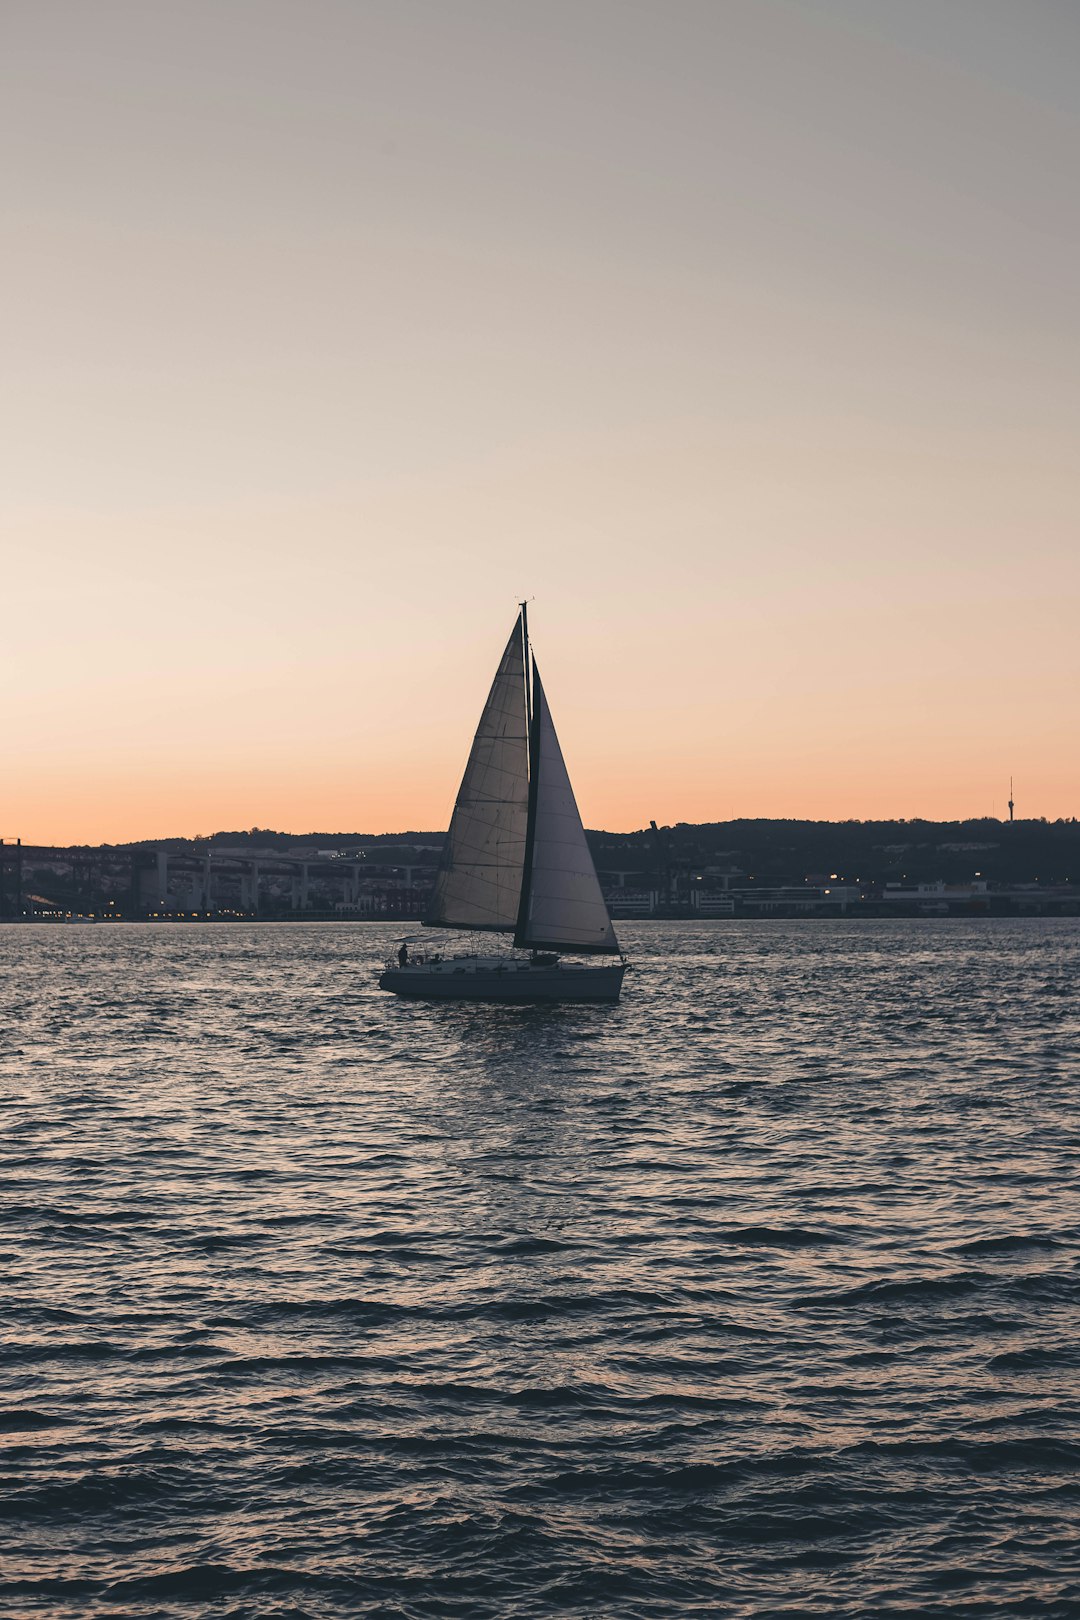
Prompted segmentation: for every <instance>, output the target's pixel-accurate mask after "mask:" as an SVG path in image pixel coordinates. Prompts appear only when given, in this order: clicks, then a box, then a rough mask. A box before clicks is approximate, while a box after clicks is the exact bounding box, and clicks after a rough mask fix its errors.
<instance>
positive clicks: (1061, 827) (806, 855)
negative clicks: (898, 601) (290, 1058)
mask: <svg viewBox="0 0 1080 1620" xmlns="http://www.w3.org/2000/svg"><path fill="white" fill-rule="evenodd" d="M588 836H589V843H590V845H591V846H592V850H593V855H594V857H595V859H596V863H597V866H598V867H599V868H600V869H601V872H611V871H622V872H624V873H625V874H626V881H627V882H631V881H633V874H635V873H639V874H640V875H641V878H642V880H645V879H646V878H650V879H651V878H654V877H655V876H656V875H657V874H658V873H663V872H668V873H671V872H676V873H677V872H678V871H679V870H683V871H691V870H693V871H701V870H703V869H705V868H708V867H713V868H716V869H719V870H721V871H740V872H743V873H745V874H746V876H747V877H750V878H753V879H754V880H755V881H757V882H759V883H790V882H802V881H804V880H805V879H811V880H816V879H819V878H824V879H830V878H832V877H833V875H834V874H835V875H836V877H837V879H839V880H846V881H849V882H856V881H858V882H863V883H888V882H900V881H905V880H906V881H910V882H928V881H933V880H936V879H944V880H945V881H946V882H957V883H959V882H964V881H965V880H968V879H970V878H972V877H974V876H976V874H978V875H979V876H981V877H984V878H986V879H988V880H989V881H990V882H992V883H1033V882H1036V881H1038V882H1040V883H1062V882H1065V881H1066V880H1068V881H1071V882H1080V821H1077V819H1076V818H1075V817H1072V818H1069V819H1068V820H1058V821H1046V820H1025V821H1016V822H1011V823H1010V822H1003V821H997V820H992V819H991V818H989V817H985V818H978V819H974V820H969V821H924V820H920V819H916V820H911V821H899V820H898V821H793V820H792V821H789V820H772V819H767V818H742V819H739V820H735V821H714V822H700V823H691V822H679V823H677V824H676V825H675V826H673V827H661V828H659V829H655V830H654V829H651V828H644V829H641V830H639V831H635V832H628V833H613V832H604V831H594V832H590V833H589V835H588ZM442 841H443V834H442V833H441V832H416V831H413V832H399V833H350V832H314V833H283V832H276V831H273V830H271V829H269V828H262V827H251V828H246V829H244V830H241V831H235V832H217V833H214V834H213V835H212V836H211V837H209V838H206V839H203V840H199V842H201V843H204V844H205V843H209V844H210V845H211V846H212V847H221V848H233V849H244V848H249V849H262V850H268V849H276V850H280V851H281V852H282V853H283V854H284V853H293V854H295V853H298V852H299V851H300V850H306V851H310V850H316V849H317V850H337V851H341V852H343V853H344V852H350V853H355V852H358V851H360V850H368V851H371V853H372V854H378V855H379V856H381V857H382V858H383V859H394V858H402V859H404V858H406V852H413V853H412V854H411V856H409V857H408V858H412V859H415V860H416V861H417V862H418V863H419V864H420V865H424V864H427V863H429V862H430V863H431V864H434V862H435V861H436V860H437V859H438V849H439V847H440V846H441V844H442ZM191 842H192V840H188V839H182V838H169V839H150V840H146V841H145V844H151V845H153V846H155V847H158V848H174V849H180V848H190V846H191ZM145 844H144V847H145ZM398 852H401V853H400V855H399V854H398Z"/></svg>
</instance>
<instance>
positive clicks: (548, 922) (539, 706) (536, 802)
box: [514, 659, 619, 954]
mask: <svg viewBox="0 0 1080 1620" xmlns="http://www.w3.org/2000/svg"><path fill="white" fill-rule="evenodd" d="M532 699H533V701H532V725H531V728H530V729H531V735H532V747H531V750H530V763H531V798H530V804H529V840H528V849H527V851H526V857H525V873H524V882H523V886H522V893H521V907H520V910H519V913H518V922H517V929H516V932H515V935H514V944H515V945H519V946H532V947H541V948H545V949H547V950H563V951H590V952H592V951H599V952H604V953H607V954H617V953H618V950H619V942H618V940H617V939H616V938H615V930H614V928H612V926H611V918H610V917H609V916H608V909H607V906H606V904H605V902H604V896H603V895H602V894H601V892H600V883H599V880H598V878H597V876H596V867H595V866H594V865H593V858H592V856H591V854H590V853H589V846H588V844H587V843H586V842H585V829H584V828H583V827H582V825H581V816H580V814H579V812H578V807H577V801H576V800H575V798H574V790H573V788H572V787H571V786H570V777H569V775H568V773H567V769H566V763H565V761H564V760H563V755H562V749H561V748H560V747H559V739H558V737H557V736H556V734H555V727H554V725H553V724H552V719H551V710H550V709H549V708H548V702H547V697H546V696H545V693H544V688H543V686H542V684H541V681H540V673H539V671H538V670H537V667H536V660H535V659H534V660H533V679H532Z"/></svg>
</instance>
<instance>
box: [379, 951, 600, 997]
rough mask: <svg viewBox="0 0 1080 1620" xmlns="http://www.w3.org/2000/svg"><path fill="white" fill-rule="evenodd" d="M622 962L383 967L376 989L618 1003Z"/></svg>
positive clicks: (451, 961)
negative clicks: (598, 964)
mask: <svg viewBox="0 0 1080 1620" xmlns="http://www.w3.org/2000/svg"><path fill="white" fill-rule="evenodd" d="M625 971H626V967H625V964H624V963H622V962H614V963H604V964H603V965H602V966H597V967H591V966H587V965H582V964H577V963H573V964H567V963H565V962H552V963H548V964H544V965H542V966H541V965H536V964H534V963H532V962H530V961H528V960H518V959H517V958H515V957H500V956H453V957H449V958H447V960H446V961H445V962H409V963H407V964H406V965H405V966H404V967H387V968H384V970H383V972H382V973H381V974H380V976H379V989H380V990H391V991H393V993H394V995H397V996H417V997H420V998H422V999H424V1000H453V1001H618V999H619V992H620V990H621V989H622V981H623V974H624V972H625Z"/></svg>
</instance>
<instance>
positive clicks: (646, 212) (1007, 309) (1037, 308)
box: [0, 0, 1080, 843]
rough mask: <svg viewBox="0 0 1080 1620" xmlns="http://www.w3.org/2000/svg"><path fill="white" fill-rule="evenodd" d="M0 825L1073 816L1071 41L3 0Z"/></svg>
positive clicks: (979, 15) (879, 15) (1042, 1)
mask: <svg viewBox="0 0 1080 1620" xmlns="http://www.w3.org/2000/svg"><path fill="white" fill-rule="evenodd" d="M2 39H3V51H2V52H0V106H2V108H3V112H2V114H0V117H2V119H3V122H4V127H5V133H6V137H7V142H8V147H9V150H10V151H11V152H12V153H13V154H15V155H16V157H15V161H13V162H12V163H11V164H10V165H9V173H8V178H7V207H6V208H5V210H4V219H3V221H2V223H0V231H2V235H3V251H4V258H5V269H6V279H7V287H8V295H7V299H6V301H5V302H6V316H7V320H6V330H5V343H4V352H5V368H4V379H3V384H2V400H3V414H4V430H3V431H4V445H5V451H6V456H5V464H6V465H5V476H4V481H3V494H2V495H0V521H2V526H3V527H2V532H3V536H4V546H3V583H4V607H3V620H2V636H0V645H2V647H3V664H2V669H3V679H2V680H0V833H2V834H4V835H5V836H16V835H20V836H22V837H23V838H24V839H26V840H28V841H34V842H41V843H53V842H57V843H70V842H88V843H100V842H102V841H106V840H107V841H111V842H123V841H127V840H130V839H134V838H137V837H147V838H151V837H162V836H168V835H180V834H181V833H184V832H188V833H191V832H194V831H196V830H198V829H203V830H205V829H207V828H211V827H227V826H229V825H230V824H231V825H234V826H236V827H245V826H251V825H254V824H256V823H261V824H268V825H272V826H274V827H277V828H280V829H282V830H286V831H305V830H308V829H311V828H318V827H319V826H324V827H325V826H334V825H340V826H350V825H355V826H361V827H366V828H369V829H371V830H386V831H393V830H401V829H404V828H406V827H408V826H412V827H417V826H420V827H424V826H426V827H431V828H441V827H445V826H446V824H447V822H448V820H449V815H450V809H451V806H452V803H453V797H454V793H455V791H456V788H457V785H458V781H459V779H460V774H461V770H462V766H463V764H464V760H465V757H466V753H467V749H468V744H469V740H470V738H471V735H472V731H473V728H474V726H475V723H476V719H477V716H478V714H479V710H480V705H481V703H482V701H483V697H484V694H485V692H486V689H487V685H488V682H489V680H490V672H491V667H492V662H493V658H494V657H495V656H496V655H497V653H498V650H499V648H500V647H501V645H502V643H503V641H504V640H505V638H506V635H507V633H508V631H509V627H510V624H511V622H512V619H513V614H514V608H515V603H516V601H517V600H518V599H519V597H521V596H524V595H527V596H529V597H530V598H532V599H533V606H532V609H531V614H532V621H531V622H532V626H533V634H534V639H535V644H536V648H537V655H538V658H539V660H540V663H541V666H542V668H543V672H544V681H545V687H546V689H547V691H548V693H549V696H550V699H551V703H552V709H553V712H554V715H555V719H556V722H557V724H558V729H559V735H560V737H561V739H562V742H563V745H564V748H565V751H566V755H567V759H568V762H569V765H570V769H571V773H572V777H573V780H574V784H575V787H576V789H577V793H578V799H579V803H580V806H581V811H582V815H583V818H584V820H585V822H586V824H587V825H588V826H590V827H601V828H606V829H610V830H613V831H614V830H627V829H630V828H634V827H641V826H646V825H647V824H648V822H649V820H650V819H653V818H655V819H656V820H657V821H658V822H660V823H661V824H665V823H668V824H670V823H673V822H675V821H679V820H682V821H692V822H693V821H706V820H728V819H731V818H732V817H736V816H749V817H756V816H776V817H783V816H798V817H805V818H810V819H814V818H824V819H840V818H843V817H846V816H852V817H857V818H860V819H873V818H883V819H884V818H888V817H892V816H897V815H903V816H907V817H913V816H918V815H922V816H925V817H927V818H929V819H938V818H940V819H960V818H964V817H968V816H978V815H990V814H992V813H994V812H995V811H996V813H997V815H998V816H1000V817H1001V818H1002V819H1004V818H1005V816H1006V815H1007V809H1006V805H1007V800H1008V797H1009V778H1010V776H1013V777H1015V781H1016V803H1017V813H1018V815H1019V816H1021V817H1023V816H1027V815H1042V814H1045V815H1046V816H1047V817H1049V818H1051V819H1053V818H1055V817H1058V816H1069V815H1072V814H1074V813H1075V811H1076V809H1077V806H1078V804H1080V750H1078V748H1077V735H1076V733H1077V728H1076V712H1075V711H1076V694H1077V690H1078V686H1080V682H1078V677H1080V638H1078V636H1077V634H1076V626H1075V616H1076V602H1077V600H1078V596H1080V545H1078V543H1077V535H1078V533H1080V523H1078V519H1080V482H1078V480H1077V477H1076V472H1075V459H1076V452H1075V446H1076V442H1077V438H1078V428H1080V421H1078V417H1080V409H1078V405H1080V386H1078V385H1080V356H1078V352H1077V343H1076V326H1077V317H1076V286H1077V284H1078V282H1080V262H1078V261H1080V190H1078V188H1077V186H1076V183H1075V176H1076V172H1077V168H1078V161H1080V83H1078V80H1080V11H1077V10H1076V9H1074V8H1064V7H1060V6H1057V5H1054V4H1051V3H1049V0H1029V3H1028V4H1025V5H1024V6H1022V7H1021V6H1018V5H1015V4H1009V3H1005V0H953V3H952V4H950V5H949V6H947V7H943V6H941V5H940V4H938V3H936V0H935V3H931V0H905V3H904V4H895V3H890V0H815V3H814V4H812V5H810V4H804V3H799V0H671V3H669V4H666V5H663V6H660V5H653V4H647V3H639V0H591V3H590V4H589V5H587V6H580V5H572V4H570V3H569V0H545V3H544V4H543V5H541V4H539V3H538V0H523V3H522V4H519V5H515V6H513V7H507V6H504V5H501V4H498V3H496V0H455V3H454V4H453V5H449V6H448V5H445V4H443V3H441V0H438V3H437V0H401V3H395V4H389V3H374V0H348V3H347V0H314V3H313V4H312V5H310V6H306V7H299V6H296V5H295V4H293V3H288V0H234V3H233V4H231V5H230V6H228V7H227V8H222V7H220V6H217V5H214V4H211V3H210V0H189V3H188V4H185V5H184V6H183V7H173V8H170V7H155V6H145V5H143V4H140V3H138V0H100V3H98V4H95V5H93V6H82V5H78V4H75V3H74V0H55V3H50V4H47V5H40V4H38V3H35V0H12V3H11V4H9V5H8V6H7V7H5V11H4V20H3V33H2Z"/></svg>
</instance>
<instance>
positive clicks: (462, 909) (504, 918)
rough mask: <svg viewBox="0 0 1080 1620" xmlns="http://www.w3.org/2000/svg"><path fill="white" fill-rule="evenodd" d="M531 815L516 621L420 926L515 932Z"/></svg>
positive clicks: (520, 630)
mask: <svg viewBox="0 0 1080 1620" xmlns="http://www.w3.org/2000/svg"><path fill="white" fill-rule="evenodd" d="M528 815H529V720H528V709H527V706H526V696H525V624H524V615H519V617H518V621H517V624H516V625H515V626H514V630H513V634H512V635H511V637H510V640H509V641H508V642H507V643H506V651H505V652H504V653H503V655H502V659H501V661H500V663H499V668H498V671H497V672H496V675H495V680H494V681H493V683H492V687H491V691H490V692H489V693H488V700H487V702H486V703H485V705H484V712H483V714H482V715H481V716H480V724H479V726H478V727H477V728H476V736H475V737H474V739H473V745H472V752H471V753H470V754H469V762H468V764H467V765H466V767H465V775H464V776H463V777H462V779H461V787H460V788H459V789H458V796H457V803H456V804H455V805H454V814H453V817H452V819H451V822H450V831H449V832H448V833H447V835H446V843H445V845H444V846H443V853H442V860H441V861H440V863H439V870H438V874H437V875H436V878H435V893H434V896H433V898H432V902H431V907H430V909H429V911H428V914H427V916H426V917H425V919H424V920H425V922H428V923H439V924H442V925H443V926H445V927H449V928H482V929H492V930H508V929H511V928H513V927H514V925H515V924H516V922H517V915H518V909H519V905H520V899H521V875H522V870H523V866H524V861H525V840H526V834H527V830H528Z"/></svg>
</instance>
